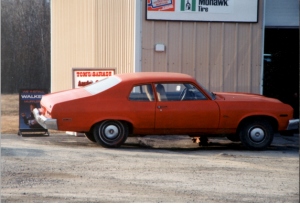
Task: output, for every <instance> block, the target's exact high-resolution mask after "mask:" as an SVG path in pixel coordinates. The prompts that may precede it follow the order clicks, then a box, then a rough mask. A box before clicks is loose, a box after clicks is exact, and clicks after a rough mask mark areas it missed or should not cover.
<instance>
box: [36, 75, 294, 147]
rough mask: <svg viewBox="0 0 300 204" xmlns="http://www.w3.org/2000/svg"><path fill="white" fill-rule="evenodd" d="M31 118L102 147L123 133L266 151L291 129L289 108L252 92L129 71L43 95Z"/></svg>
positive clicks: (123, 137)
mask: <svg viewBox="0 0 300 204" xmlns="http://www.w3.org/2000/svg"><path fill="white" fill-rule="evenodd" d="M34 115H35V118H36V120H37V121H38V122H39V123H40V124H41V125H42V126H43V127H44V128H46V129H56V130H62V131H74V132H82V133H85V135H86V137H87V138H88V139H90V140H91V141H93V142H97V143H98V144H100V145H102V146H105V147H118V146H120V145H122V144H123V143H124V142H125V140H126V139H127V136H129V135H130V136H139V135H189V136H191V137H194V136H201V135H206V136H214V135H218V136H219V135H220V134H222V135H226V136H227V138H228V139H230V140H233V141H238V140H240V141H241V142H242V143H243V144H244V145H245V146H246V147H247V148H249V149H265V148H266V147H268V146H269V145H270V144H271V142H272V140H273V135H274V133H275V132H281V131H285V130H290V129H295V128H298V126H299V119H292V117H293V109H292V107H291V106H289V105H287V104H284V103H282V102H280V101H279V100H277V99H272V98H267V97H264V96H261V95H256V94H245V93H212V92H209V91H207V90H206V89H205V88H203V87H202V86H201V85H200V84H199V83H197V81H196V80H195V79H194V78H193V77H191V76H189V75H186V74H181V73H162V72H151V73H143V72H142V73H132V74H119V75H114V76H111V77H108V78H106V79H103V80H101V81H100V82H97V83H94V84H92V85H88V86H85V87H83V88H78V89H72V90H68V91H62V92H58V93H52V94H48V95H44V96H43V97H42V100H41V108H40V109H35V110H34Z"/></svg>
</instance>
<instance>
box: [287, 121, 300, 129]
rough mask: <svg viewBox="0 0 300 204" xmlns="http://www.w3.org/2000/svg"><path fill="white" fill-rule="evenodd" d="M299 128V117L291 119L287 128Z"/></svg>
mask: <svg viewBox="0 0 300 204" xmlns="http://www.w3.org/2000/svg"><path fill="white" fill-rule="evenodd" d="M297 129H299V119H293V120H289V125H288V126H287V128H286V130H297Z"/></svg>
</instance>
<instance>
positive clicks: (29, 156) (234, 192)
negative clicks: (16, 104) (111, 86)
mask: <svg viewBox="0 0 300 204" xmlns="http://www.w3.org/2000/svg"><path fill="white" fill-rule="evenodd" d="M1 172H2V173H1V174H2V175H1V186H2V189H1V201H2V202H15V203H19V202H260V203H264V202H272V203H273V202H274V203H275V202H299V135H294V136H290V137H281V136H279V135H277V136H276V137H275V139H274V141H273V144H272V145H271V147H270V148H268V149H267V150H265V151H248V150H247V149H245V148H244V147H243V146H242V145H241V144H240V143H233V142H230V141H228V140H226V139H223V138H215V139H210V145H209V146H207V147H199V146H198V145H197V144H194V143H192V142H191V139H190V138H189V137H185V136H151V137H150V136H146V137H143V138H142V137H139V138H128V140H127V141H126V143H125V144H124V145H123V146H122V147H121V148H118V149H107V148H103V147H101V146H98V145H96V144H94V143H92V142H90V141H89V140H87V139H86V138H84V137H75V136H71V135H67V134H54V135H50V136H49V137H48V136H38V135H24V136H23V137H20V136H17V135H13V134H4V135H3V134H2V135H1Z"/></svg>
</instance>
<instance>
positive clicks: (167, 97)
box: [155, 83, 206, 101]
mask: <svg viewBox="0 0 300 204" xmlns="http://www.w3.org/2000/svg"><path fill="white" fill-rule="evenodd" d="M155 89H156V93H157V98H158V100H159V101H189V100H206V97H205V95H204V94H203V93H202V92H201V91H200V90H199V89H198V88H196V87H195V86H194V85H193V84H189V83H158V84H155Z"/></svg>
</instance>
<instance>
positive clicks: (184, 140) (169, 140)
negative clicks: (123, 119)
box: [23, 135, 299, 152]
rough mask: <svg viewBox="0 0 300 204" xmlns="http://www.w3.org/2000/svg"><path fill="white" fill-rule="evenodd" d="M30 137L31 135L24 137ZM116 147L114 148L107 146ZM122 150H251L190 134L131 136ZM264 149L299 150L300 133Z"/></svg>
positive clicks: (60, 138)
mask: <svg viewBox="0 0 300 204" xmlns="http://www.w3.org/2000/svg"><path fill="white" fill-rule="evenodd" d="M23 138H24V139H25V138H29V137H26V136H25V137H23ZM33 141H34V142H37V143H44V144H45V145H58V146H64V147H89V148H104V147H102V146H100V145H98V144H96V143H94V142H91V141H89V140H88V139H87V138H85V137H75V136H70V135H54V136H51V135H50V137H48V136H46V137H45V136H42V137H41V139H39V140H37V139H34V140H33ZM107 149H114V148H107ZM115 149H118V150H121V151H158V150H165V151H176V152H192V151H212V150H226V151H228V150H233V151H249V149H247V148H246V147H245V146H243V145H242V144H241V143H240V142H231V141H229V140H228V139H226V138H209V141H208V144H207V145H205V146H199V144H197V143H193V142H192V140H191V138H189V137H188V136H145V137H129V138H127V140H126V142H125V143H124V144H123V145H121V146H120V147H118V148H115ZM264 151H299V135H298V136H294V137H290V138H287V139H282V137H281V136H278V137H275V138H274V141H273V143H272V144H271V145H270V146H269V147H268V148H267V149H266V150H264Z"/></svg>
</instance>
